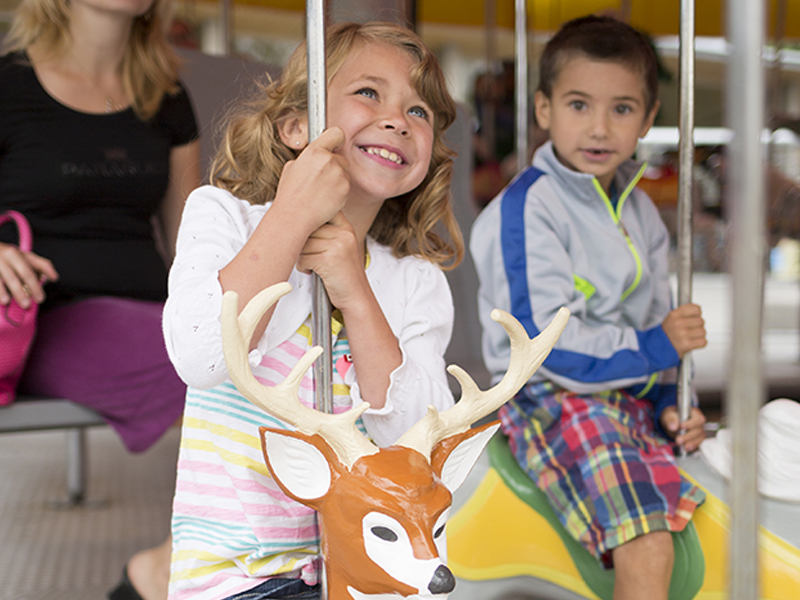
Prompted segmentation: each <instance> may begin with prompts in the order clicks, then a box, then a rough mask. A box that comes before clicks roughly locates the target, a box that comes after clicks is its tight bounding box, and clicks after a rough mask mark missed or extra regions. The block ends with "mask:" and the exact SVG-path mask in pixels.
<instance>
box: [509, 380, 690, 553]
mask: <svg viewBox="0 0 800 600" xmlns="http://www.w3.org/2000/svg"><path fill="white" fill-rule="evenodd" d="M500 419H501V421H502V426H503V431H504V432H505V433H506V435H508V437H509V445H510V447H511V450H512V452H513V453H514V456H515V457H516V459H517V461H518V462H519V464H520V465H522V467H523V469H525V471H526V472H527V473H528V474H529V475H530V476H531V478H533V480H534V481H535V482H536V484H537V486H538V487H539V488H540V489H541V490H542V491H544V492H545V494H546V495H547V498H548V500H549V501H550V504H551V506H552V507H553V509H554V510H555V512H556V514H557V515H558V517H559V519H560V520H561V523H562V524H563V525H564V527H565V528H566V529H567V531H568V532H569V533H570V535H572V536H573V537H574V538H575V539H576V540H578V542H580V543H581V544H582V545H583V546H584V547H585V548H586V549H587V550H589V552H591V553H592V554H594V555H595V556H596V557H597V558H598V560H600V561H601V562H602V564H603V565H604V566H605V567H611V566H612V561H611V550H613V549H614V548H616V547H617V546H620V545H622V544H624V543H625V542H627V541H630V540H632V539H633V538H635V537H637V536H640V535H643V534H646V533H650V532H653V531H681V530H683V528H684V527H686V524H687V523H688V522H689V520H690V519H691V517H692V513H693V512H694V510H695V508H697V506H699V505H700V504H701V503H702V502H703V500H704V499H705V495H704V493H703V491H702V490H700V489H699V488H698V487H697V486H695V485H693V484H691V483H690V482H688V481H686V480H684V479H683V478H681V476H680V472H679V470H678V466H677V464H676V462H675V455H674V452H673V450H672V445H671V443H670V442H668V441H667V440H665V439H664V438H662V437H660V436H659V434H657V433H655V432H654V428H653V407H652V404H651V403H650V402H649V401H648V400H645V399H637V398H635V397H633V396H631V395H630V394H628V393H626V392H624V391H621V390H611V391H607V392H600V393H595V394H576V393H572V392H569V391H567V390H564V389H561V388H559V387H557V386H555V385H554V384H552V383H550V382H545V383H537V384H529V385H527V386H526V387H525V388H523V389H522V391H520V393H519V394H517V396H516V397H515V398H514V399H513V400H512V401H511V402H509V403H507V404H506V405H505V406H504V407H503V408H502V409H501V411H500Z"/></svg>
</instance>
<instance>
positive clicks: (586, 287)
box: [572, 274, 597, 300]
mask: <svg viewBox="0 0 800 600" xmlns="http://www.w3.org/2000/svg"><path fill="white" fill-rule="evenodd" d="M572 279H573V280H574V281H575V289H576V290H578V291H579V292H580V293H581V294H583V297H584V298H585V299H586V300H589V298H591V297H592V296H594V293H595V292H596V291H597V288H595V287H594V286H593V285H592V284H591V283H589V280H588V279H584V278H583V277H580V276H578V275H575V274H573V275H572Z"/></svg>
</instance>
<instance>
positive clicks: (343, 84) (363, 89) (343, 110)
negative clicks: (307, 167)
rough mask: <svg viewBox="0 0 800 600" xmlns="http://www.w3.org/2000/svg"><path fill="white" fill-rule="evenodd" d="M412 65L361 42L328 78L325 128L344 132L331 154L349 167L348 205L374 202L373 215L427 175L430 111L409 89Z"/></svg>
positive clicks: (403, 56) (396, 52) (397, 53)
mask: <svg viewBox="0 0 800 600" xmlns="http://www.w3.org/2000/svg"><path fill="white" fill-rule="evenodd" d="M413 65H414V63H413V60H412V58H411V57H410V56H409V55H408V54H407V53H406V52H404V51H402V50H400V49H399V48H395V47H394V46H389V45H387V44H380V43H377V44H376V43H361V44H358V45H356V46H354V47H353V49H352V51H351V52H350V54H349V56H348V57H347V58H346V59H345V61H344V63H343V64H342V66H341V68H340V69H339V71H338V72H337V73H336V75H334V76H333V78H332V79H331V82H330V85H329V86H328V115H327V116H328V122H327V126H328V127H333V126H337V127H340V128H341V129H342V131H344V135H345V141H344V143H343V144H342V145H341V146H340V147H339V148H338V149H337V150H336V153H337V154H340V155H342V156H343V157H345V158H346V159H347V160H348V162H349V166H350V196H349V199H348V205H349V206H352V203H353V201H358V202H364V203H369V204H376V203H377V208H375V210H376V211H377V209H379V208H380V203H382V202H383V201H384V200H386V199H387V198H393V197H395V196H400V195H402V194H405V193H407V192H410V191H411V190H413V189H414V188H416V187H417V186H418V185H419V184H420V183H422V181H423V179H425V175H426V174H427V173H428V166H429V165H430V161H431V150H432V147H433V111H432V110H431V109H430V107H429V106H428V105H427V104H426V103H425V101H423V100H422V99H421V98H420V97H419V95H418V94H417V92H416V90H415V89H414V88H413V86H412V85H411V78H410V76H411V69H412V67H413Z"/></svg>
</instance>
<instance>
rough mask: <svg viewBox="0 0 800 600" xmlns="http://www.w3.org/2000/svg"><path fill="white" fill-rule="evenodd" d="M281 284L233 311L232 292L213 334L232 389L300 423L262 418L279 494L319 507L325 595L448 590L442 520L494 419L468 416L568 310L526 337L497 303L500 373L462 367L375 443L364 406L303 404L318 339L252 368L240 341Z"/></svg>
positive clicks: (478, 413)
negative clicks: (278, 425)
mask: <svg viewBox="0 0 800 600" xmlns="http://www.w3.org/2000/svg"><path fill="white" fill-rule="evenodd" d="M289 289H290V288H289V285H288V284H278V285H276V286H272V287H270V288H268V289H266V290H264V291H263V292H261V294H259V295H257V296H256V297H255V298H253V299H252V300H251V301H250V303H249V304H248V305H247V306H246V307H245V309H244V310H242V312H241V314H238V299H237V297H236V294H235V293H233V292H228V293H226V294H225V297H224V299H223V307H222V332H223V333H222V335H223V346H224V349H225V359H226V362H227V364H228V372H229V374H230V376H231V379H232V381H233V382H234V384H235V385H236V387H237V388H238V389H239V391H240V392H241V393H242V394H243V395H244V396H245V397H246V398H248V399H249V400H250V401H251V402H253V403H254V404H256V405H257V406H259V407H261V408H262V409H263V410H265V411H266V412H268V413H270V414H272V415H273V416H275V417H278V418H280V419H282V420H284V421H286V422H288V423H290V424H292V425H294V426H295V427H296V428H297V430H296V431H293V432H287V431H283V430H276V429H270V428H266V427H262V428H261V439H262V448H263V451H264V458H265V460H266V462H267V466H268V467H269V470H270V472H271V473H272V476H273V477H274V478H275V480H276V481H277V482H278V485H279V486H280V487H281V489H282V490H283V491H284V493H286V495H287V496H289V497H290V498H292V499H294V500H296V501H297V502H300V503H301V504H304V505H306V506H310V507H312V508H314V509H315V510H317V511H318V513H319V514H320V522H321V539H322V554H323V557H324V562H325V572H326V576H327V580H326V583H327V590H328V597H329V600H390V599H395V600H396V599H397V598H398V596H400V597H403V598H408V599H413V600H429V599H430V600H434V599H436V600H439V599H443V598H446V597H447V595H448V594H449V593H450V592H451V591H452V590H453V588H454V586H455V579H454V578H453V575H452V573H451V572H450V570H449V569H448V568H447V566H446V541H445V535H444V531H445V525H446V523H447V516H448V510H449V507H450V504H451V501H452V494H453V492H455V490H457V489H458V487H459V486H460V485H461V484H462V483H463V482H464V479H466V477H467V475H468V474H469V471H470V470H471V469H472V466H473V465H474V464H475V461H476V460H477V459H478V456H479V455H480V453H481V451H482V450H483V448H484V446H485V445H486V443H487V442H488V441H489V439H490V438H491V436H492V435H494V432H495V431H496V430H497V427H498V424H496V423H491V424H489V425H484V426H482V427H477V428H474V429H472V428H471V425H472V423H474V422H475V421H477V420H479V419H481V418H482V417H484V416H486V415H488V414H490V413H491V412H493V411H494V410H496V409H497V408H499V407H500V406H502V404H504V403H505V402H506V401H507V400H509V399H510V398H511V397H513V396H514V395H515V394H516V393H517V391H519V389H520V388H521V387H522V386H523V385H524V384H525V382H526V381H528V379H530V377H531V375H532V374H533V373H534V372H535V371H536V369H537V368H538V367H539V366H540V365H541V363H542V362H543V361H544V359H545V358H546V356H547V354H548V353H549V352H550V350H551V349H552V347H553V345H554V344H555V342H556V340H557V339H558V336H559V335H560V334H561V331H562V330H563V328H564V325H565V324H566V321H567V319H568V318H569V311H567V310H566V309H561V311H560V312H559V314H558V315H557V316H556V318H555V319H554V320H553V322H552V323H551V324H550V326H548V328H547V329H545V330H544V331H543V332H542V333H541V334H540V335H539V336H537V337H536V338H535V339H534V340H530V339H528V336H527V334H526V333H525V331H524V329H523V328H522V326H521V325H520V324H519V323H518V322H517V321H516V320H515V319H514V318H513V317H511V316H510V315H508V314H507V313H503V312H502V311H495V314H493V318H495V320H497V321H498V322H500V323H501V324H502V325H503V327H504V328H505V329H506V331H507V332H508V335H509V338H510V340H511V359H510V364H509V369H508V371H507V373H506V375H505V377H504V378H503V379H502V381H500V382H499V383H498V384H497V385H495V386H494V387H492V388H491V389H489V390H487V391H485V392H482V391H480V390H479V389H478V388H477V386H476V385H475V383H474V382H473V381H472V379H471V378H470V377H469V376H468V375H467V374H466V373H465V372H464V371H463V370H461V369H460V368H459V367H454V366H452V367H449V369H448V370H449V371H450V373H451V374H452V375H454V376H455V377H456V378H457V379H458V381H459V383H460V384H461V387H462V391H463V393H462V398H461V400H460V401H459V402H458V403H457V404H456V405H455V406H454V407H452V408H450V409H449V410H447V411H444V412H442V413H438V412H437V411H436V409H434V408H433V407H429V409H428V412H427V414H426V415H425V417H424V418H423V419H421V420H420V421H419V422H418V423H417V424H416V425H415V426H414V427H412V428H411V429H410V430H409V431H408V432H406V433H405V434H404V435H403V436H402V437H401V438H400V439H399V440H398V441H397V442H396V443H395V444H394V445H393V446H391V447H388V448H378V447H377V446H375V445H374V444H373V443H372V442H370V441H369V440H368V439H367V438H366V437H364V435H363V434H362V433H361V432H360V431H359V430H358V429H357V428H356V426H355V422H356V420H357V419H358V417H359V416H360V415H361V414H362V413H363V412H364V411H365V410H366V409H367V408H368V407H369V405H368V404H367V403H363V404H362V405H360V406H358V407H354V408H353V409H351V410H350V411H348V412H346V413H343V414H340V415H326V414H323V413H319V412H317V411H315V410H313V409H310V408H307V407H306V406H304V405H302V404H301V403H300V401H299V399H298V397H297V388H298V386H299V384H300V381H301V379H302V377H303V374H304V373H305V372H306V371H307V370H308V368H309V367H310V366H311V364H312V363H313V361H314V360H315V359H316V357H317V356H319V353H320V352H321V350H320V349H319V348H315V349H312V350H310V351H309V352H308V353H306V355H305V356H304V357H303V358H302V359H301V360H300V361H299V362H298V363H297V365H295V367H294V368H293V369H292V371H291V373H290V374H289V375H288V377H287V378H286V380H285V381H284V382H283V383H281V384H279V385H277V386H275V387H272V388H270V387H266V386H263V385H262V384H260V383H258V382H257V381H256V379H255V377H254V376H253V374H252V373H251V372H250V369H249V365H248V362H247V351H248V348H249V345H250V338H251V337H252V334H253V331H254V329H255V326H256V324H257V323H258V321H259V320H260V319H261V316H262V315H263V314H264V313H265V312H266V311H267V310H268V308H269V307H270V306H272V304H274V303H275V302H276V301H277V300H278V299H279V298H280V297H281V296H282V295H284V294H286V293H288V291H289Z"/></svg>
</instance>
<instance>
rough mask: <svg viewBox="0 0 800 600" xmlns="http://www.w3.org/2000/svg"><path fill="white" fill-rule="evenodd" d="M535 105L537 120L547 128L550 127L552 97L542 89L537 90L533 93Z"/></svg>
mask: <svg viewBox="0 0 800 600" xmlns="http://www.w3.org/2000/svg"><path fill="white" fill-rule="evenodd" d="M533 105H534V107H535V109H536V122H537V123H538V124H539V127H541V128H542V129H545V130H549V129H550V98H548V97H547V96H545V95H544V92H542V90H536V93H535V94H534V95H533Z"/></svg>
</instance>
